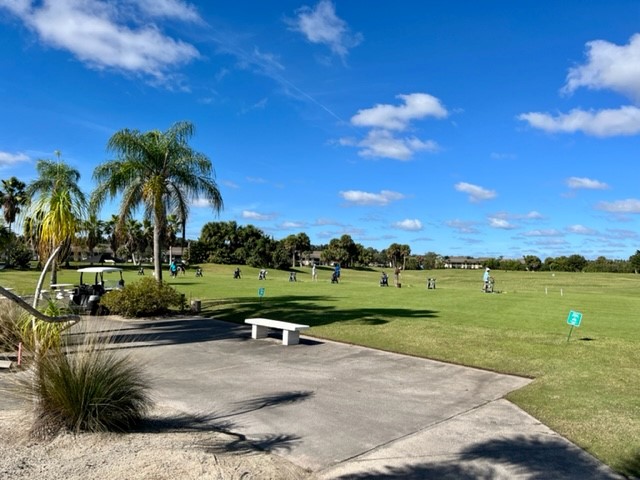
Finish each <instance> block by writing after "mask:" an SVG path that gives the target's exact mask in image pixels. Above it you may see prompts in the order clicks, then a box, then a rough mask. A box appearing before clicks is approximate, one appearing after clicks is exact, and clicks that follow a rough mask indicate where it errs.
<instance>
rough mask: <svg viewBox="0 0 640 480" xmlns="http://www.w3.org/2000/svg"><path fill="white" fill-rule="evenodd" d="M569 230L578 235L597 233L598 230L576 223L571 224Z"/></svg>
mask: <svg viewBox="0 0 640 480" xmlns="http://www.w3.org/2000/svg"><path fill="white" fill-rule="evenodd" d="M566 230H567V232H569V233H575V234H576V235H597V234H598V231H597V230H594V229H593V228H589V227H585V226H584V225H580V224H576V225H569V226H568V227H567V229H566Z"/></svg>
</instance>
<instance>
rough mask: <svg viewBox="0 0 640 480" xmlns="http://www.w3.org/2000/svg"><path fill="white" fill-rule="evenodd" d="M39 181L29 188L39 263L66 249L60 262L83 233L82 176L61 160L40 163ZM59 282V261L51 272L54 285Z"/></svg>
mask: <svg viewBox="0 0 640 480" xmlns="http://www.w3.org/2000/svg"><path fill="white" fill-rule="evenodd" d="M36 171H37V172H38V178H36V179H35V180H34V181H33V182H31V183H30V184H29V186H28V187H27V190H26V192H27V195H28V196H29V197H30V198H31V204H30V207H29V217H30V219H31V221H30V229H31V233H32V235H33V236H34V237H35V238H37V244H36V249H37V251H38V255H39V256H40V259H44V258H47V257H48V256H49V255H50V254H51V253H52V252H53V251H54V250H55V248H56V247H57V246H59V245H63V247H64V248H62V250H61V252H60V258H63V257H65V256H66V255H67V254H68V253H69V248H70V246H71V241H72V240H73V239H74V238H75V235H76V233H77V232H78V231H79V230H80V228H81V225H82V222H83V219H84V217H85V213H86V206H87V205H86V199H85V195H84V193H83V192H82V190H80V187H79V186H78V181H79V180H80V172H79V171H78V170H76V169H75V168H72V167H70V166H69V165H67V164H66V163H64V162H63V161H61V160H60V157H59V154H58V160H57V161H53V160H38V162H37V163H36ZM56 282H57V260H56V261H54V263H53V267H52V271H51V283H56Z"/></svg>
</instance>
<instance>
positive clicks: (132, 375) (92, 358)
mask: <svg viewBox="0 0 640 480" xmlns="http://www.w3.org/2000/svg"><path fill="white" fill-rule="evenodd" d="M96 338H97V337H96V336H95V334H88V336H87V340H86V341H84V342H83V343H82V344H81V345H77V346H67V347H63V348H54V349H50V350H48V351H47V352H46V353H45V354H43V355H41V356H39V357H38V358H36V361H35V368H34V372H33V378H32V379H31V382H30V383H31V389H32V395H34V396H35V402H34V403H35V405H36V421H35V424H34V427H33V433H34V434H36V435H39V436H43V435H46V434H51V433H55V432H57V431H60V430H62V429H65V430H69V431H72V432H100V431H126V430H130V429H131V428H132V427H134V426H135V425H137V424H138V423H139V422H140V420H141V419H142V418H143V417H144V415H145V414H146V412H147V411H148V409H149V408H150V406H151V399H150V393H149V392H150V387H149V385H148V382H147V381H146V380H145V375H144V372H143V370H142V368H141V367H140V366H139V364H137V363H135V362H133V361H132V360H131V359H130V358H129V357H128V356H124V355H120V354H118V352H117V351H114V350H108V349H106V348H105V347H106V346H107V342H108V340H107V341H105V340H96Z"/></svg>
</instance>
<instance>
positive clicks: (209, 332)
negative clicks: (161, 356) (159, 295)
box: [69, 317, 251, 349]
mask: <svg viewBox="0 0 640 480" xmlns="http://www.w3.org/2000/svg"><path fill="white" fill-rule="evenodd" d="M114 324H115V322H110V323H108V324H107V323H105V324H103V325H100V326H97V327H95V330H94V331H92V332H90V334H91V335H96V337H97V340H98V341H103V342H104V344H105V346H107V348H118V349H124V348H140V347H145V348H147V347H156V346H163V345H176V344H185V343H196V342H197V343H200V342H210V341H214V340H230V339H233V340H237V341H246V340H249V339H250V338H251V335H250V331H248V330H247V327H245V326H241V325H236V324H231V323H224V322H216V321H211V320H210V319H208V318H177V319H176V318H175V317H174V318H170V319H166V320H163V319H159V320H149V321H141V322H137V323H136V324H135V325H134V326H131V324H127V326H126V327H124V325H123V328H117V326H115V327H114ZM69 335H70V337H71V338H73V336H74V335H76V336H78V338H80V337H81V336H82V335H86V333H85V332H79V333H75V332H70V333H69Z"/></svg>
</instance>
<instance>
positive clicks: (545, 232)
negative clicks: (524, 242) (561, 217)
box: [522, 228, 564, 237]
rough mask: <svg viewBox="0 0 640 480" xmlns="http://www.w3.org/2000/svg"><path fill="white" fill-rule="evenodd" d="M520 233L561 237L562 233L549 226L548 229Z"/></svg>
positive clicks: (528, 235) (532, 235)
mask: <svg viewBox="0 0 640 480" xmlns="http://www.w3.org/2000/svg"><path fill="white" fill-rule="evenodd" d="M522 235H524V236H525V237H562V236H564V234H563V233H562V232H561V231H560V230H556V229H555V228H551V229H548V230H530V231H528V232H524V233H523V234H522Z"/></svg>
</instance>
